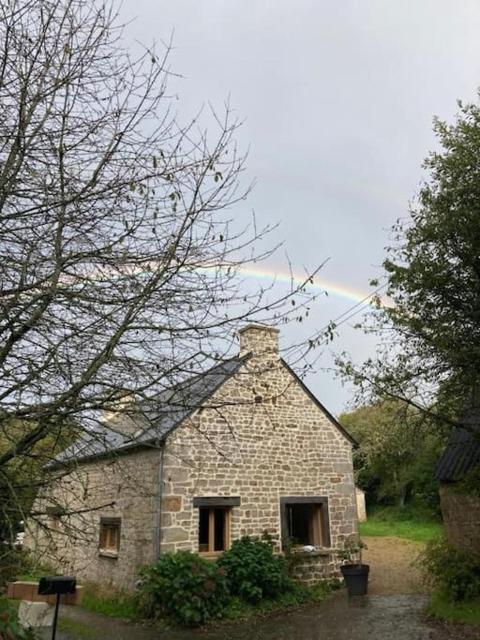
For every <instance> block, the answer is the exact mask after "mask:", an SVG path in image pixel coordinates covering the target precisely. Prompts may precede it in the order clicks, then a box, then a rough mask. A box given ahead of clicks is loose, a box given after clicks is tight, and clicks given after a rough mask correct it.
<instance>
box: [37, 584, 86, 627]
mask: <svg viewBox="0 0 480 640" xmlns="http://www.w3.org/2000/svg"><path fill="white" fill-rule="evenodd" d="M76 589H77V581H76V579H75V578H73V577H71V576H48V577H46V578H40V582H39V583H38V593H39V595H42V596H51V595H55V596H57V598H56V601H55V615H54V617H53V629H52V640H55V636H56V634H57V623H58V608H59V606H60V596H61V595H62V594H63V593H75V591H76Z"/></svg>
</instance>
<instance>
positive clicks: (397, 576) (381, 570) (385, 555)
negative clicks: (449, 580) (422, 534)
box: [363, 536, 427, 595]
mask: <svg viewBox="0 0 480 640" xmlns="http://www.w3.org/2000/svg"><path fill="white" fill-rule="evenodd" d="M364 542H365V544H366V545H367V548H366V549H365V550H364V551H363V562H365V563H366V564H369V565H370V576H369V578H370V579H369V585H368V592H369V594H371V595H388V594H407V593H425V592H427V589H426V587H425V585H424V584H423V583H422V576H421V573H420V570H419V569H418V561H417V559H418V555H419V554H420V552H421V551H422V550H423V549H424V548H425V545H424V544H422V543H421V542H411V541H410V540H403V539H401V538H393V537H373V536H372V537H365V538H364Z"/></svg>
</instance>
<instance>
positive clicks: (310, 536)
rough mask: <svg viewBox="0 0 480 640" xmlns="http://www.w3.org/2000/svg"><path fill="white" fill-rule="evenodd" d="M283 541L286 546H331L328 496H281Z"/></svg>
mask: <svg viewBox="0 0 480 640" xmlns="http://www.w3.org/2000/svg"><path fill="white" fill-rule="evenodd" d="M280 509H281V516H282V541H283V546H284V548H285V547H286V546H294V547H295V546H306V545H312V546H315V547H329V546H330V526H329V519H328V498H325V497H318V496H314V497H303V496H302V497H288V498H281V500H280Z"/></svg>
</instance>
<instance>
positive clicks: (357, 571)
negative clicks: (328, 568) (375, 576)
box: [338, 539, 370, 596]
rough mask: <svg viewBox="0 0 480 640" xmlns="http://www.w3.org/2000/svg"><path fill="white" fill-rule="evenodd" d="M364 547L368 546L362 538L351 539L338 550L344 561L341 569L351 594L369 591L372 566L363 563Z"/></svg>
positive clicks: (358, 594) (355, 594)
mask: <svg viewBox="0 0 480 640" xmlns="http://www.w3.org/2000/svg"><path fill="white" fill-rule="evenodd" d="M362 549H366V546H365V545H364V544H363V542H362V541H361V540H356V539H349V540H347V542H346V543H345V546H344V548H343V549H341V550H340V551H338V555H339V557H340V558H341V559H342V560H343V561H344V564H343V565H342V566H341V567H340V571H341V572H342V575H343V578H344V580H345V585H346V587H347V591H348V595H349V596H364V595H366V593H367V589H368V573H369V571H370V566H369V565H368V564H362ZM357 558H358V562H357V561H356V559H357Z"/></svg>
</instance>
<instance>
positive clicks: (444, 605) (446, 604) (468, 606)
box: [427, 591, 480, 627]
mask: <svg viewBox="0 0 480 640" xmlns="http://www.w3.org/2000/svg"><path fill="white" fill-rule="evenodd" d="M427 613H428V614H429V615H431V616H433V617H434V618H437V619H438V620H444V621H445V622H453V623H455V624H468V625H471V626H477V627H480V599H478V600H470V601H464V602H463V601H462V602H452V601H451V600H450V599H449V598H448V597H447V596H446V595H445V594H444V593H442V592H440V591H435V592H434V593H433V594H432V596H431V598H430V602H429V603H428V606H427Z"/></svg>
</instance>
